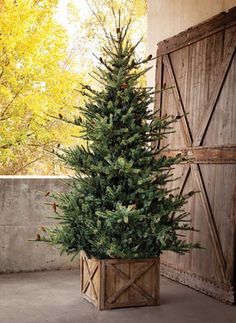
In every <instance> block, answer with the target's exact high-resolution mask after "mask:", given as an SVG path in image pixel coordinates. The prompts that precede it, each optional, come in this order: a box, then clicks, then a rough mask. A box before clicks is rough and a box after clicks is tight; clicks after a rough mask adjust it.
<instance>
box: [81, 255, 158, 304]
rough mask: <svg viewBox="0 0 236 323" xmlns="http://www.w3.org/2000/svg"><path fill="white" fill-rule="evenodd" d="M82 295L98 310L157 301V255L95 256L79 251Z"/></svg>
mask: <svg viewBox="0 0 236 323" xmlns="http://www.w3.org/2000/svg"><path fill="white" fill-rule="evenodd" d="M80 276H81V286H80V287H81V288H80V289H81V294H82V297H83V298H85V299H86V300H88V301H89V302H90V303H92V304H93V305H94V306H96V307H97V308H98V309H99V310H105V309H112V308H118V307H130V306H145V305H158V304H159V285H160V284H159V276H160V273H159V258H151V259H96V258H88V257H87V255H86V253H85V252H81V253H80Z"/></svg>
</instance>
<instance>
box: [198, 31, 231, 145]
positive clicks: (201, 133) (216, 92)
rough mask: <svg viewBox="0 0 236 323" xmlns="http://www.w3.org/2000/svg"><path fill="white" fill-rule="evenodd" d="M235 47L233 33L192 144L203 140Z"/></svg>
mask: <svg viewBox="0 0 236 323" xmlns="http://www.w3.org/2000/svg"><path fill="white" fill-rule="evenodd" d="M235 47H236V35H234V38H233V40H232V43H231V45H229V48H228V50H227V54H226V55H225V59H224V61H223V62H222V66H221V68H220V71H219V73H218V78H217V79H216V83H215V86H214V87H213V88H214V90H213V92H212V94H211V97H210V100H209V102H207V103H206V109H205V113H204V118H203V120H202V123H201V125H200V127H199V130H198V132H197V134H196V136H195V138H194V141H193V146H199V145H200V144H201V142H202V140H203V137H204V134H205V132H206V129H207V126H208V124H209V121H210V119H211V116H212V114H213V112H214V109H215V106H216V102H217V99H218V97H219V95H220V91H221V89H222V86H223V84H224V80H225V77H226V75H227V72H228V70H229V67H230V63H231V61H232V58H233V56H234V53H235Z"/></svg>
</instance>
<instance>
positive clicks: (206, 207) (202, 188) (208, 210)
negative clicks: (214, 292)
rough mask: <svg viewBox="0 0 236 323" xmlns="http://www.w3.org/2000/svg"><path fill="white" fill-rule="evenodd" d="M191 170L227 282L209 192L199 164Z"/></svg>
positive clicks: (223, 275) (221, 271) (222, 272)
mask: <svg viewBox="0 0 236 323" xmlns="http://www.w3.org/2000/svg"><path fill="white" fill-rule="evenodd" d="M191 170H192V172H193V174H194V179H195V182H196V184H197V186H198V188H199V191H200V192H199V194H200V197H201V200H202V205H203V209H204V214H205V219H206V223H207V226H208V229H209V232H210V236H211V241H212V245H213V247H214V252H215V255H216V258H217V261H218V265H219V269H220V273H221V276H222V279H223V281H224V282H225V281H226V263H225V258H224V254H223V250H222V246H221V243H220V239H219V236H218V233H217V228H216V225H215V222H214V216H213V214H212V211H211V207H210V205H209V201H208V198H207V192H206V190H205V186H204V183H203V179H202V176H201V172H200V169H199V166H198V165H197V164H191Z"/></svg>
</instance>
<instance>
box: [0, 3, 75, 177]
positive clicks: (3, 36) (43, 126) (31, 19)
mask: <svg viewBox="0 0 236 323" xmlns="http://www.w3.org/2000/svg"><path fill="white" fill-rule="evenodd" d="M56 6H57V1H56V0H54V1H35V0H27V1H25V0H17V1H13V0H2V1H1V2H0V15H1V19H0V174H25V173H27V174H30V173H36V174H53V173H55V171H56V170H55V165H54V162H53V159H54V158H52V155H50V154H48V153H47V150H52V149H53V147H55V146H57V145H59V144H61V145H67V144H69V143H71V142H72V137H71V136H70V134H71V131H72V132H73V129H71V128H70V129H69V128H68V127H67V125H64V124H61V123H58V121H57V120H55V119H51V118H49V117H48V116H47V115H56V116H58V115H59V113H60V116H61V115H63V114H64V112H65V111H64V110H65V109H64V107H66V113H67V114H70V113H71V111H73V108H72V106H73V105H74V104H75V103H76V102H77V98H78V93H76V91H75V89H76V87H78V83H79V82H80V80H81V76H79V75H78V73H76V72H75V71H74V70H73V68H74V66H73V61H70V63H69V64H64V63H63V62H64V61H65V59H66V57H67V48H68V41H67V34H66V32H65V30H64V29H63V28H62V27H61V26H60V25H59V24H58V23H57V22H56V21H55V19H54V13H55V9H56ZM77 131H78V130H77Z"/></svg>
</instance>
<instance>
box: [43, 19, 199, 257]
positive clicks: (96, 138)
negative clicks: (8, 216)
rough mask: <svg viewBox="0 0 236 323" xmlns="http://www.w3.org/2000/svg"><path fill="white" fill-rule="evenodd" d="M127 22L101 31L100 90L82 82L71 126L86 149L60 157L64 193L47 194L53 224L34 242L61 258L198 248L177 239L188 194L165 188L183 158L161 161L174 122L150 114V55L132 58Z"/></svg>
mask: <svg viewBox="0 0 236 323" xmlns="http://www.w3.org/2000/svg"><path fill="white" fill-rule="evenodd" d="M129 25H130V24H127V26H125V27H121V25H120V18H119V19H118V26H116V32H115V33H114V34H112V33H109V34H107V33H106V38H107V45H106V46H105V47H104V48H103V53H104V56H103V57H100V58H99V61H100V65H99V66H98V67H97V70H96V71H95V72H94V77H95V78H96V79H97V80H98V81H99V82H100V83H101V89H100V90H95V89H93V88H91V87H90V86H89V85H83V91H82V92H83V95H84V96H85V97H86V103H85V107H84V108H79V113H80V114H81V113H82V116H81V117H78V118H75V120H74V121H73V123H74V124H75V125H78V126H80V127H81V126H82V127H83V134H82V138H83V139H84V140H85V141H87V145H80V146H76V147H75V148H71V149H69V150H66V151H64V152H63V153H62V154H61V155H60V157H61V158H62V159H63V160H64V162H65V163H66V164H67V165H69V166H70V167H72V168H73V169H74V171H75V175H74V177H73V179H72V184H71V189H70V192H68V193H63V194H54V195H53V196H54V198H55V200H56V202H55V203H54V204H53V205H54V211H55V212H56V213H55V217H56V218H57V219H58V220H59V224H58V225H57V226H56V227H55V228H54V229H51V230H49V229H48V230H47V235H45V236H44V237H43V238H40V239H42V240H45V241H48V242H51V243H53V244H56V245H59V246H60V247H61V248H62V251H66V252H67V253H74V254H77V253H78V252H79V251H80V250H81V249H83V250H85V251H86V252H87V254H88V255H90V256H95V257H97V258H114V257H116V258H137V257H139V258H143V257H155V256H159V255H160V253H161V252H162V251H163V250H173V251H175V252H178V253H184V252H186V251H188V250H189V249H190V248H193V247H198V244H189V243H187V242H186V241H185V240H183V239H180V237H179V234H178V232H179V230H181V231H183V230H193V228H191V227H190V225H189V224H188V222H187V220H186V217H187V215H188V213H186V212H185V211H184V210H183V206H184V204H185V203H186V201H187V199H188V197H189V196H190V195H192V192H190V193H189V194H187V195H182V194H178V195H173V192H172V191H170V190H168V188H167V187H166V184H167V182H168V181H170V180H171V169H172V167H173V165H176V164H178V163H180V162H181V161H182V157H181V156H179V155H177V156H176V157H166V156H164V154H163V153H164V152H163V150H162V149H158V147H159V145H158V144H157V143H158V142H160V141H161V140H162V139H163V138H165V137H166V136H167V135H168V133H169V132H170V131H172V124H173V123H174V122H176V121H177V119H179V117H178V116H177V117H173V116H166V117H163V118H158V117H157V115H156V114H155V113H153V112H152V111H150V109H149V105H150V104H151V103H152V102H153V100H154V95H155V93H154V91H153V89H150V88H147V87H141V86H139V80H140V78H141V77H142V75H144V74H145V73H146V72H147V70H148V68H145V67H144V68H143V67H142V66H143V65H145V64H146V63H147V62H148V61H149V60H150V59H151V57H150V56H149V57H147V58H146V59H142V60H140V59H137V58H136V56H135V49H136V47H137V46H138V43H137V44H136V45H135V46H133V45H132V43H131V42H130V40H129V38H128V36H127V33H128V30H129ZM60 118H62V116H60ZM69 122H70V121H69ZM183 220H184V221H183Z"/></svg>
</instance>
